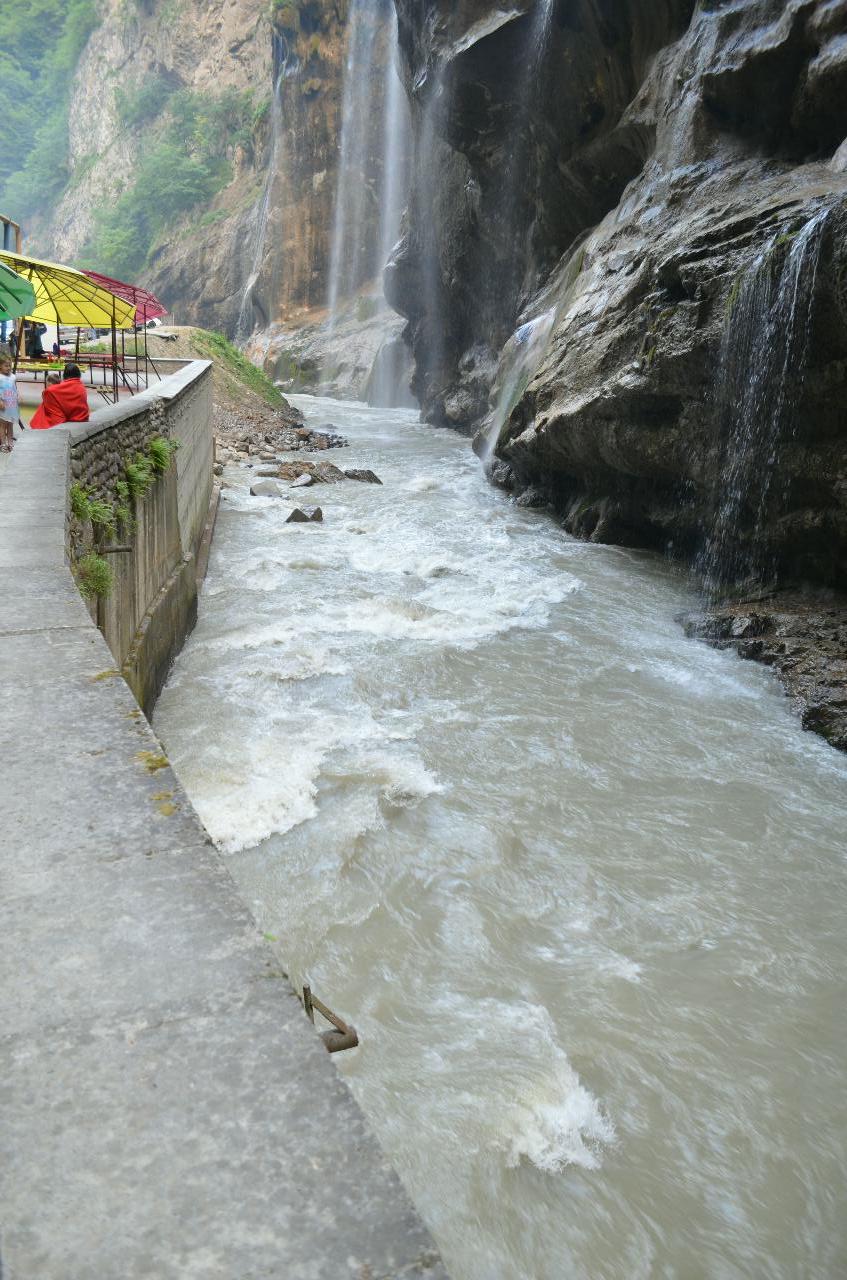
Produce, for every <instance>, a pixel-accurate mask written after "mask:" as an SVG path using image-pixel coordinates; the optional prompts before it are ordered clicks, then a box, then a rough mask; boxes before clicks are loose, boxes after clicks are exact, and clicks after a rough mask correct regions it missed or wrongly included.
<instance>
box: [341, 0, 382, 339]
mask: <svg viewBox="0 0 847 1280" xmlns="http://www.w3.org/2000/svg"><path fill="white" fill-rule="evenodd" d="M376 7H378V6H377V4H376V0H352V3H351V5H350V16H349V20H348V29H347V46H346V58H345V63H344V89H343V95H342V106H341V142H340V152H339V159H338V182H337V186H336V192H335V215H334V219H333V228H332V244H331V248H330V259H329V312H330V324H333V323H334V321H335V318H336V314H337V311H338V303H339V300H340V299H341V298H345V297H348V296H349V295H350V294H352V293H354V292H355V291H356V289H357V288H358V287H359V285H360V284H361V283H362V282H363V280H364V279H367V278H368V275H369V274H370V272H369V271H368V263H367V257H368V254H367V225H366V220H367V213H368V199H369V195H370V192H369V174H368V167H369V166H368V158H369V147H368V143H369V140H370V129H369V124H370V120H371V116H372V112H373V108H374V103H373V99H372V86H371V78H372V73H373V66H374V55H375V41H374V25H373V16H374V10H375V8H376ZM371 198H372V197H371Z"/></svg>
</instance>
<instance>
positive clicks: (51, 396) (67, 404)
mask: <svg viewBox="0 0 847 1280" xmlns="http://www.w3.org/2000/svg"><path fill="white" fill-rule="evenodd" d="M87 421H88V396H87V395H86V394H85V387H84V386H83V385H82V382H81V381H80V379H79V378H66V379H65V380H64V381H63V382H57V383H56V385H55V386H49V387H45V388H44V392H43V394H42V397H41V404H40V405H39V407H38V408H37V409H36V411H35V413H34V414H33V415H32V421H31V422H30V424H29V425H30V426H31V427H32V428H33V429H34V430H35V431H45V430H46V429H47V428H48V427H57V426H58V425H59V423H61V422H87Z"/></svg>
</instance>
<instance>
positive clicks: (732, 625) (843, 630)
mask: <svg viewBox="0 0 847 1280" xmlns="http://www.w3.org/2000/svg"><path fill="white" fill-rule="evenodd" d="M680 621H681V623H682V625H683V627H684V629H685V632H686V634H687V635H689V636H692V637H696V638H698V639H701V640H705V641H707V642H708V643H709V644H711V645H714V647H715V648H718V649H734V650H735V652H736V653H738V654H739V655H740V656H741V657H742V658H752V659H754V660H755V661H757V662H762V663H764V664H765V665H766V666H769V667H772V668H773V670H774V672H775V673H776V674H777V675H778V676H779V678H780V680H781V681H782V683H783V685H784V686H785V689H786V692H787V693H788V694H789V696H790V697H791V698H792V699H793V701H794V703H795V705H796V706H797V709H798V711H799V712H800V716H801V719H802V722H803V726H804V728H806V729H810V730H812V731H814V732H815V733H819V734H821V736H822V737H824V738H826V740H827V742H829V743H831V744H832V746H834V747H837V748H838V749H839V750H841V751H847V598H844V597H843V596H842V597H836V596H832V595H830V596H828V597H827V596H824V597H819V598H817V599H814V598H810V597H809V596H808V595H802V594H797V593H788V592H786V593H779V594H777V595H773V596H763V597H761V598H758V599H752V600H750V599H748V600H739V601H733V602H732V603H725V604H722V605H719V606H717V607H716V608H714V609H709V610H706V611H704V612H702V613H690V614H686V615H685V616H684V617H682V618H681V619H680Z"/></svg>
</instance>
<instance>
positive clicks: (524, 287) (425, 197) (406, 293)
mask: <svg viewBox="0 0 847 1280" xmlns="http://www.w3.org/2000/svg"><path fill="white" fill-rule="evenodd" d="M397 9H398V13H399V16H400V40H401V45H402V49H403V55H404V64H405V75H406V81H407V85H408V89H409V93H410V95H411V99H412V102H413V109H414V121H415V131H416V141H417V165H416V170H415V174H416V181H415V184H414V188H413V192H412V197H411V202H410V209H409V218H408V225H407V232H406V236H405V239H404V241H403V244H402V245H401V247H400V249H399V251H398V252H397V254H396V255H395V258H394V261H393V263H392V265H391V268H390V271H389V296H390V298H391V300H392V302H393V304H394V305H395V306H396V307H397V308H398V309H399V310H400V311H401V312H402V313H403V314H404V315H405V316H406V317H407V320H408V327H407V333H408V337H409V340H410V342H411V345H412V349H413V352H414V357H415V366H416V373H415V387H416V390H417V392H418V395H419V397H420V399H421V401H422V403H423V405H424V409H425V413H426V415H427V417H428V418H429V419H430V420H432V421H434V422H439V423H443V424H446V425H453V426H456V427H458V428H459V429H461V430H464V431H467V432H474V431H478V430H480V429H481V435H480V437H479V445H478V447H479V448H480V449H481V450H482V451H483V452H485V451H486V450H487V449H489V448H493V449H494V450H495V452H496V459H498V460H499V461H497V460H495V467H494V474H495V476H496V477H499V478H500V480H501V481H502V482H504V483H506V484H508V485H511V486H513V487H514V488H516V489H517V490H518V491H523V492H524V493H525V498H524V500H525V501H539V502H541V501H546V500H549V501H552V502H553V503H554V504H555V506H556V507H557V509H558V510H559V511H560V512H561V513H562V515H563V518H564V523H565V525H566V527H567V528H568V529H570V530H571V531H573V532H575V533H577V534H579V535H580V536H584V537H591V538H595V539H597V540H603V541H615V542H624V543H626V542H630V543H637V544H640V545H651V546H656V547H663V548H667V547H669V546H670V547H672V549H673V550H674V551H676V552H678V553H680V554H683V555H685V556H686V557H688V558H689V559H696V560H699V561H700V562H701V563H702V565H703V568H704V571H705V572H706V573H707V575H711V577H712V578H713V579H714V581H715V582H716V583H720V584H726V582H728V581H730V580H742V579H749V578H751V577H752V578H758V579H759V580H760V581H761V580H762V579H767V580H768V581H776V582H785V581H792V582H800V581H807V580H809V579H811V580H813V581H815V582H817V583H822V584H826V585H829V586H840V587H843V586H845V585H846V584H845V573H847V570H846V569H845V564H847V555H845V552H847V458H845V439H846V438H847V418H846V417H845V415H847V410H845V407H844V406H845V403H847V399H845V392H847V299H846V298H845V278H847V277H846V276H845V273H847V239H845V229H846V228H847V174H845V172H844V169H845V167H847V143H845V138H847V3H845V2H844V0H788V2H787V3H786V2H785V0H700V3H697V4H695V3H694V2H693V0H615V2H614V3H613V2H612V0H538V2H537V3H535V4H529V3H528V2H520V3H517V2H516V3H513V4H510V5H503V4H494V3H482V2H481V0H465V2H464V3H463V4H460V5H453V4H446V3H441V2H440V0H428V2H427V3H423V4H421V3H412V2H411V0H397ZM780 344H781V345H780ZM775 345H776V346H777V347H778V348H779V349H778V350H775ZM763 360H765V361H769V362H770V363H769V365H768V368H767V370H766V373H767V376H766V377H764V376H762V375H761V370H762V361H763ZM757 378H759V382H760V383H761V384H762V385H761V386H759V388H758V391H757ZM765 385H766V387H767V391H766V395H767V396H769V397H770V399H768V400H767V403H766V404H765V406H764V411H763V412H762V413H758V409H760V408H761V397H760V396H759V391H762V390H763V387H764V386H765ZM757 417H758V418H761V419H766V420H767V423H768V424H769V425H768V428H767V430H766V431H764V432H763V431H761V430H759V429H758V428H756V429H753V428H752V427H751V422H752V420H753V419H755V418H757ZM763 477H766V480H764V479H763ZM721 528H722V529H724V531H725V530H726V529H729V531H730V533H729V538H726V537H724V538H723V544H722V542H721V537H720V536H718V535H717V534H716V530H720V529H721ZM729 543H731V544H732V545H731V546H730V545H729ZM739 547H740V548H742V551H743V554H741V555H738V554H736V552H737V549H738V548H739Z"/></svg>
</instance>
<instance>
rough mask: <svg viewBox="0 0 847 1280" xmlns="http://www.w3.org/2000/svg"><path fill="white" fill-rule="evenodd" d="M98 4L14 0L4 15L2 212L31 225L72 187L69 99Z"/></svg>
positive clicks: (0, 32)
mask: <svg viewBox="0 0 847 1280" xmlns="http://www.w3.org/2000/svg"><path fill="white" fill-rule="evenodd" d="M98 21H99V17H98V9H97V4H96V2H95V0H64V2H63V3H62V4H60V5H57V4H56V3H55V2H54V0H15V3H14V4H9V5H3V6H2V7H0V98H2V103H3V146H2V148H0V211H2V212H3V213H7V214H9V215H10V216H11V217H16V218H25V217H26V216H27V215H29V214H32V213H33V212H35V211H36V210H38V209H40V208H43V207H45V206H46V205H48V204H49V202H50V201H51V199H53V198H54V197H55V196H56V195H57V194H58V193H59V192H61V191H62V190H63V189H64V187H65V185H66V183H67V181H68V98H69V94H70V86H71V80H72V77H73V73H74V68H75V67H76V64H77V60H78V58H79V54H80V51H81V49H82V47H83V45H84V44H85V41H86V40H87V39H88V36H89V34H90V33H91V31H92V30H93V29H94V27H95V26H96V25H97V23H98Z"/></svg>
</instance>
